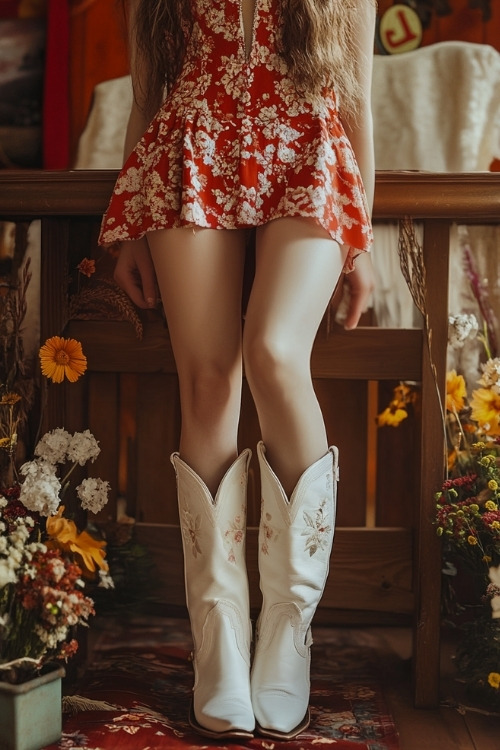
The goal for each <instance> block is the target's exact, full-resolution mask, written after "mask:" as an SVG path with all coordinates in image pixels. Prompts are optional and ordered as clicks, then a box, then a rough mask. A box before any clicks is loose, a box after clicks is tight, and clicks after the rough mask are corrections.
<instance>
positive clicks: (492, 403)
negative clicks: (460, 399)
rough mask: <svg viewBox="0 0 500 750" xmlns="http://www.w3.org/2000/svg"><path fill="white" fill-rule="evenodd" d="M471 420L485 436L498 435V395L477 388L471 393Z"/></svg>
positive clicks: (488, 389) (499, 399) (499, 427)
mask: <svg viewBox="0 0 500 750" xmlns="http://www.w3.org/2000/svg"><path fill="white" fill-rule="evenodd" d="M470 405H471V407H472V414H471V416H472V419H473V420H474V421H475V422H477V423H478V425H479V426H480V427H481V429H482V430H483V431H484V432H485V433H486V434H487V435H500V395H498V394H497V393H495V392H494V391H493V390H491V389H490V388H478V389H477V391H474V392H473V393H472V398H471V402H470Z"/></svg>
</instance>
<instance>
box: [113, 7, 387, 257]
mask: <svg viewBox="0 0 500 750" xmlns="http://www.w3.org/2000/svg"><path fill="white" fill-rule="evenodd" d="M255 3H256V5H255V13H254V23H253V37H252V47H251V51H250V53H249V54H247V53H246V50H245V43H244V36H243V30H242V29H243V26H242V19H241V0H192V6H193V9H192V13H193V26H192V30H191V32H190V37H189V41H188V46H187V50H186V54H185V59H184V63H183V67H182V71H181V73H180V75H179V77H178V79H177V81H176V83H175V85H174V87H173V88H172V90H171V92H170V94H169V95H168V97H167V98H166V100H165V102H164V104H163V105H162V107H161V108H160V110H159V111H158V113H157V114H156V116H155V118H154V119H153V121H152V123H151V125H150V127H149V128H148V130H147V131H146V133H145V134H144V136H143V137H142V139H141V140H140V142H139V143H138V144H137V146H136V148H135V150H134V151H133V152H132V154H131V155H130V157H129V158H128V160H127V162H126V163H125V165H124V167H123V169H122V171H121V173H120V175H119V177H118V180H117V182H116V186H115V188H114V191H113V195H112V197H111V201H110V204H109V207H108V210H107V212H106V214H105V216H104V218H103V221H102V227H101V234H100V243H101V244H102V245H105V246H106V245H111V244H114V243H116V242H119V241H122V240H127V239H138V238H139V237H142V236H143V235H144V234H145V233H147V232H150V231H153V230H157V229H165V228H172V227H182V226H193V225H195V226H199V227H211V228H215V229H222V228H225V229H236V228H244V227H255V226H259V225H262V224H265V223H266V222H268V221H270V220H271V219H276V218H279V217H284V216H303V217H310V218H313V219H315V220H316V221H317V222H319V224H320V225H321V226H322V227H324V228H325V230H326V231H327V232H328V233H329V234H330V236H331V237H332V238H333V239H334V240H336V241H337V242H338V243H339V244H340V245H346V246H348V247H349V252H348V257H347V263H346V268H350V267H351V266H352V259H353V257H354V256H355V255H357V254H358V253H359V252H362V251H365V250H368V249H369V247H370V244H371V242H372V229H371V222H370V218H369V212H368V210H367V202H366V195H365V191H364V188H363V184H362V181H361V177H360V174H359V170H358V166H357V164H356V160H355V157H354V154H353V151H352V148H351V145H350V143H349V140H348V138H347V137H346V135H345V132H344V130H343V128H342V125H341V122H340V119H339V116H338V111H337V107H336V103H335V98H334V94H333V92H329V91H327V92H325V96H324V99H323V100H322V102H321V103H320V105H317V104H316V105H313V104H312V103H311V102H309V101H307V100H306V99H305V98H304V97H303V96H301V95H300V94H299V93H298V92H297V91H296V89H295V88H294V85H293V83H292V81H291V79H290V77H289V75H288V71H287V65H286V63H285V62H284V61H283V59H282V58H281V57H280V56H279V55H278V53H277V50H276V41H277V39H276V36H277V35H276V29H277V28H278V24H279V15H278V6H279V3H278V2H277V0H255Z"/></svg>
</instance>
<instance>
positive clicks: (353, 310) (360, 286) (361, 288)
mask: <svg viewBox="0 0 500 750" xmlns="http://www.w3.org/2000/svg"><path fill="white" fill-rule="evenodd" d="M344 284H347V285H348V287H349V303H348V306H347V315H346V317H345V320H344V328H345V329H346V330H351V329H352V328H356V326H357V325H358V323H359V319H360V317H361V315H362V314H363V313H364V312H366V310H367V308H368V303H369V301H370V297H371V294H372V292H373V290H374V288H375V271H374V269H373V264H372V259H371V255H370V253H363V254H362V255H358V257H357V258H356V260H355V268H354V270H353V271H351V273H348V274H347V275H346V277H345V279H344Z"/></svg>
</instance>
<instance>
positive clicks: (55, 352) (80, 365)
mask: <svg viewBox="0 0 500 750" xmlns="http://www.w3.org/2000/svg"><path fill="white" fill-rule="evenodd" d="M40 364H41V368H42V373H43V375H45V377H47V378H50V379H51V380H52V382H53V383H62V381H63V380H64V378H65V377H66V378H68V380H69V381H70V382H71V383H75V382H76V381H77V380H78V378H79V377H80V375H83V373H84V372H85V370H86V369H87V358H86V356H85V355H84V353H83V351H82V345H81V344H80V342H79V341H76V339H63V338H61V337H60V336H52V338H50V339H47V341H46V342H45V344H44V345H43V346H42V347H41V348H40Z"/></svg>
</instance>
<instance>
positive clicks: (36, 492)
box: [19, 459, 61, 516]
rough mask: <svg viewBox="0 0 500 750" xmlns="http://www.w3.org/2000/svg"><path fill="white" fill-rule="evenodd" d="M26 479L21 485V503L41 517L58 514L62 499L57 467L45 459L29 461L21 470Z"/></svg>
mask: <svg viewBox="0 0 500 750" xmlns="http://www.w3.org/2000/svg"><path fill="white" fill-rule="evenodd" d="M20 472H21V474H22V475H23V476H24V477H25V479H24V482H23V483H22V485H21V494H20V497H19V499H20V501H21V502H22V504H23V505H24V506H25V508H28V510H31V511H33V512H38V513H40V515H41V516H53V515H55V513H57V509H58V507H59V503H60V499H59V493H60V491H61V482H60V481H59V477H58V476H57V474H56V467H55V466H54V465H53V464H51V463H49V462H48V461H45V460H44V459H40V460H36V461H28V462H27V463H25V464H23V465H22V466H21V468H20Z"/></svg>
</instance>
